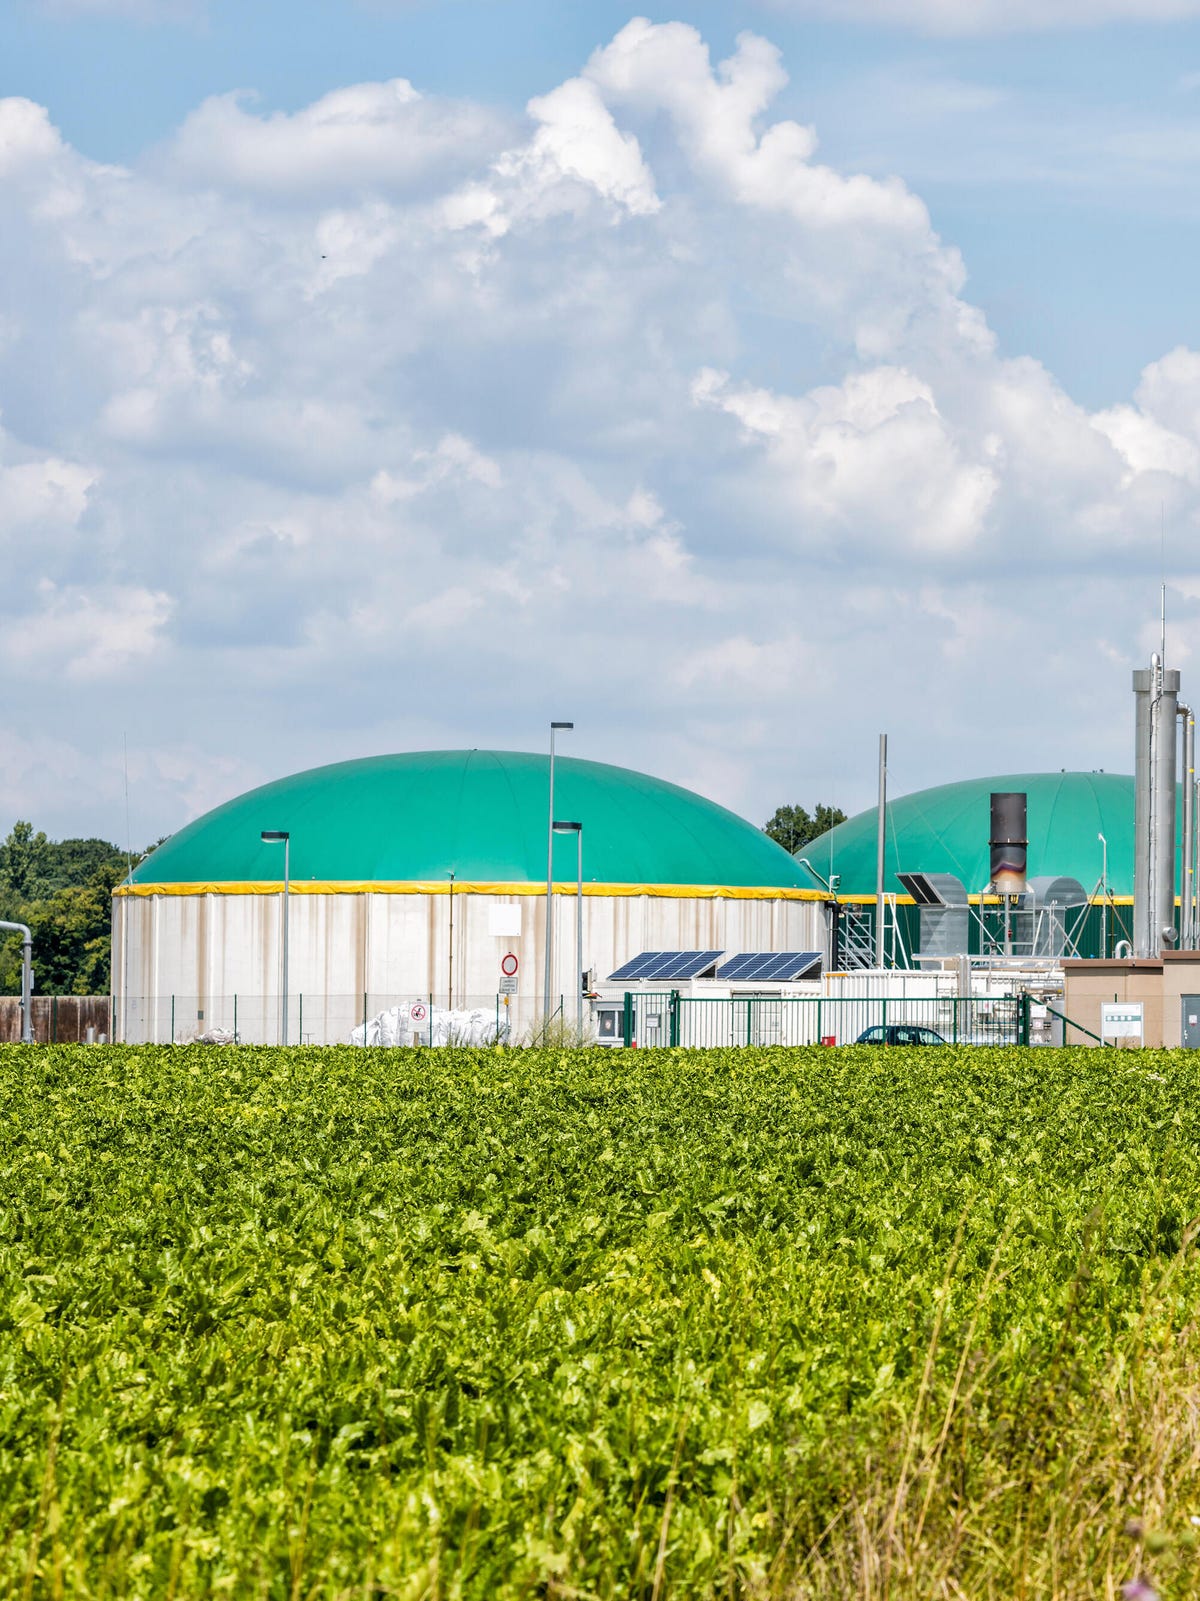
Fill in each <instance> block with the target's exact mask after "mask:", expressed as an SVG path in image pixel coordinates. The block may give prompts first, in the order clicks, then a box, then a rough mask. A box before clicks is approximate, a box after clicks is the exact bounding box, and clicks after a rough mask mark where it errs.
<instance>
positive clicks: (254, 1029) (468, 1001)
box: [112, 990, 588, 1045]
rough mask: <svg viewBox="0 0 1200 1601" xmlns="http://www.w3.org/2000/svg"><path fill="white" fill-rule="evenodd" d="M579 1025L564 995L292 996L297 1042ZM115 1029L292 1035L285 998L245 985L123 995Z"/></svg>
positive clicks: (441, 1039) (133, 1040)
mask: <svg viewBox="0 0 1200 1601" xmlns="http://www.w3.org/2000/svg"><path fill="white" fill-rule="evenodd" d="M567 1013H570V1016H569V1017H567V1016H566V1014H567ZM585 1021H588V1019H587V1018H586V1015H585ZM574 1023H575V1018H574V1005H573V1002H572V1004H571V1005H569V1006H567V1007H565V1008H564V1005H563V997H562V996H560V995H555V996H553V997H551V1001H550V1004H549V1006H547V1005H545V1004H544V1002H543V1000H542V997H541V996H538V995H524V996H522V995H503V994H495V993H493V994H491V995H466V996H460V995H458V994H456V995H455V996H454V1000H453V1004H452V1005H448V1004H447V997H446V996H445V994H440V995H439V994H438V993H437V992H436V991H433V992H426V993H424V994H422V993H421V992H420V991H415V992H414V991H411V990H408V991H392V992H390V993H379V992H378V991H371V990H363V991H358V992H355V993H353V994H348V995H347V994H336V995H327V994H325V993H323V992H316V993H312V992H308V991H300V992H297V993H295V994H292V995H289V996H288V1002H287V1029H286V1038H287V1039H288V1041H289V1042H290V1043H291V1044H293V1045H349V1044H364V1043H365V1044H378V1043H385V1044H393V1045H394V1044H400V1045H414V1044H422V1045H428V1044H431V1043H432V1044H446V1043H457V1042H459V1041H465V1042H469V1043H473V1044H490V1043H492V1042H493V1041H501V1042H503V1043H510V1044H531V1043H537V1041H538V1040H539V1039H543V1038H544V1039H547V1040H549V1039H551V1038H553V1040H554V1041H555V1043H557V1042H558V1040H559V1039H560V1037H562V1038H566V1037H567V1036H568V1035H571V1034H573V1032H574ZM112 1027H113V1037H114V1039H116V1040H118V1041H120V1040H123V1041H126V1042H127V1043H129V1044H153V1045H172V1044H173V1045H185V1044H189V1043H191V1042H193V1041H199V1040H203V1041H208V1042H214V1043H222V1042H227V1043H229V1044H238V1045H277V1044H279V1043H280V1041H281V1040H282V1039H283V1038H284V1036H285V1030H284V1027H283V1006H282V1002H281V999H280V997H279V996H278V995H257V994H252V993H245V992H243V991H240V990H239V991H235V992H234V993H232V994H228V995H213V994H209V995H195V994H192V995H184V994H169V995H129V996H120V995H118V996H115V997H114V998H113V1002H112Z"/></svg>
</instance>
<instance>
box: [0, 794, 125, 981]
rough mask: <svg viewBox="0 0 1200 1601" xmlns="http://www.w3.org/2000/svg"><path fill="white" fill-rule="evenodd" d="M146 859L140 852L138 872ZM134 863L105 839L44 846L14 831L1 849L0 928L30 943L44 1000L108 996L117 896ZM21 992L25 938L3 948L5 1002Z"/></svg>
mask: <svg viewBox="0 0 1200 1601" xmlns="http://www.w3.org/2000/svg"><path fill="white" fill-rule="evenodd" d="M145 854H146V852H145V851H138V852H136V853H135V854H134V856H133V857H132V864H133V866H135V867H136V866H137V864H138V862H139V861H140V860H141V859H142V857H143V856H144V855H145ZM130 862H131V858H130V857H129V856H128V855H127V854H126V853H125V852H124V851H123V850H121V849H120V848H119V847H118V846H116V845H110V844H109V843H108V841H107V840H103V839H59V840H52V839H47V838H46V836H45V834H43V833H40V832H38V833H34V830H33V825H32V823H28V822H18V823H15V824H14V825H13V828H12V831H11V832H10V833H9V835H8V837H7V839H6V840H5V841H4V843H3V845H0V921H3V922H7V923H24V924H26V925H27V926H28V928H29V930H30V932H31V933H32V935H33V970H34V975H35V984H36V990H37V993H38V994H39V995H107V994H108V993H109V989H110V984H111V965H112V892H113V889H114V888H115V886H116V885H117V884H119V883H120V882H121V880H122V879H123V878H124V877H125V875H126V874H127V873H128V871H129V868H130ZM20 992H21V936H20V935H19V934H11V935H5V936H3V938H2V942H0V994H3V995H19V994H20Z"/></svg>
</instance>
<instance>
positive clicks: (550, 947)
mask: <svg viewBox="0 0 1200 1601" xmlns="http://www.w3.org/2000/svg"><path fill="white" fill-rule="evenodd" d="M574 727H575V724H574V723H551V724H550V810H549V811H548V812H547V813H546V989H545V1015H546V1016H547V1017H549V1015H550V990H551V986H552V985H553V983H554V965H553V964H554V735H555V733H556V731H557V730H558V729H560V728H574Z"/></svg>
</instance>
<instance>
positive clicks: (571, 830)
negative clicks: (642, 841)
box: [550, 823, 583, 1045]
mask: <svg viewBox="0 0 1200 1601" xmlns="http://www.w3.org/2000/svg"><path fill="white" fill-rule="evenodd" d="M555 834H574V836H575V1032H576V1035H577V1036H578V1038H577V1039H576V1042H575V1043H576V1044H577V1045H578V1044H580V1043H581V1042H582V1040H583V824H582V823H551V825H550V837H551V839H553V837H554V835H555Z"/></svg>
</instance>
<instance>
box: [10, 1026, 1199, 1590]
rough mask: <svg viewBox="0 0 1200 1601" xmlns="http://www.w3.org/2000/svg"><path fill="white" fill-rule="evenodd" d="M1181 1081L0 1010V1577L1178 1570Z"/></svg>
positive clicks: (1101, 1577)
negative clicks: (414, 1041) (275, 1040)
mask: <svg viewBox="0 0 1200 1601" xmlns="http://www.w3.org/2000/svg"><path fill="white" fill-rule="evenodd" d="M1194 1074H1195V1070H1194V1065H1193V1060H1192V1058H1191V1057H1190V1056H1188V1055H1187V1054H1186V1053H1152V1054H1146V1055H1143V1054H1140V1053H1134V1052H1129V1053H1120V1055H1119V1056H1118V1053H1115V1052H1101V1051H1094V1052H1091V1051H1086V1050H1077V1051H1071V1050H1066V1051H1055V1052H1051V1051H1017V1050H1005V1051H995V1052H991V1051H981V1050H970V1049H963V1050H952V1049H947V1050H939V1051H936V1052H935V1051H920V1050H916V1051H904V1050H900V1049H895V1050H889V1051H886V1052H881V1051H870V1050H869V1049H862V1050H856V1049H847V1050H842V1051H820V1050H806V1051H787V1050H757V1051H734V1050H730V1051H703V1052H694V1053H689V1052H684V1051H639V1052H637V1053H636V1054H635V1053H624V1052H612V1051H608V1052H601V1051H571V1050H568V1049H547V1050H542V1051H536V1050H531V1051H509V1050H503V1049H492V1050H483V1051H463V1050H456V1049H446V1050H438V1051H415V1050H414V1051H404V1052H398V1051H380V1052H372V1051H363V1050H357V1051H356V1050H350V1049H337V1050H312V1049H308V1050H290V1051H288V1050H268V1049H253V1048H245V1047H237V1048H232V1047H231V1048H222V1047H209V1048H200V1047H195V1048H192V1047H182V1048H181V1047H177V1048H175V1049H173V1050H172V1049H170V1048H161V1049H158V1048H152V1047H137V1048H112V1049H103V1050H101V1049H95V1048H92V1049H88V1048H86V1047H82V1048H81V1047H58V1048H51V1049H45V1050H42V1049H37V1050H35V1049H29V1048H24V1049H22V1048H20V1047H6V1048H2V1049H0V1282H2V1286H3V1299H2V1303H0V1304H2V1306H3V1313H2V1316H0V1439H2V1440H3V1446H4V1448H3V1450H2V1451H0V1593H3V1594H11V1595H14V1596H26V1597H30V1598H33V1597H41V1596H47V1597H49V1596H84V1595H86V1596H88V1597H155V1598H158V1597H166V1596H170V1597H192V1596H210V1595H232V1596H243V1595H245V1596H264V1597H269V1598H273V1597H280V1598H289V1601H290V1598H292V1597H305V1598H310V1597H311V1598H326V1597H327V1598H331V1601H332V1598H335V1597H336V1598H343V1597H346V1598H349V1597H360V1596H363V1597H385V1596H386V1597H392V1596H399V1597H406V1598H410V1601H419V1598H423V1597H429V1598H431V1601H432V1598H433V1597H439V1598H440V1597H447V1598H448V1597H452V1596H453V1597H460V1598H463V1601H475V1598H479V1601H482V1598H485V1597H487V1598H491V1597H501V1598H507V1597H518V1596H521V1597H528V1596H538V1597H557V1598H564V1601H565V1598H567V1597H583V1596H595V1597H611V1598H614V1601H615V1598H625V1597H638V1598H645V1601H655V1598H665V1597H668V1596H676V1597H681V1598H682V1597H687V1598H692V1597H710V1596H711V1597H714V1598H715V1597H739V1598H746V1601H751V1598H753V1601H758V1598H764V1601H766V1598H780V1601H782V1598H785V1597H786V1598H789V1601H793V1598H795V1601H825V1598H833V1597H841V1598H844V1597H855V1596H861V1597H864V1598H865V1597H868V1596H869V1597H872V1598H875V1601H879V1598H883V1597H889V1598H896V1601H899V1598H904V1601H908V1598H912V1601H916V1598H918V1597H921V1598H928V1597H930V1596H947V1597H950V1596H960V1597H961V1596H968V1597H971V1598H975V1597H996V1598H997V1601H999V1598H1001V1597H1005V1598H1007V1597H1011V1596H1020V1595H1025V1596H1028V1597H1033V1596H1038V1597H1041V1596H1050V1597H1061V1598H1064V1601H1066V1598H1071V1601H1074V1598H1079V1601H1083V1598H1084V1597H1093V1596H1112V1597H1116V1596H1117V1595H1119V1594H1120V1589H1121V1586H1122V1585H1138V1584H1140V1585H1143V1586H1144V1587H1145V1588H1149V1589H1151V1590H1153V1591H1154V1592H1156V1593H1158V1594H1160V1595H1162V1596H1163V1597H1164V1598H1166V1597H1169V1596H1179V1597H1183V1596H1186V1595H1189V1594H1192V1593H1194V1592H1195V1585H1194V1583H1193V1582H1192V1576H1191V1575H1192V1566H1193V1563H1194V1559H1195V1549H1194V1545H1193V1543H1192V1542H1193V1538H1194V1532H1195V1525H1194V1524H1193V1523H1192V1521H1191V1520H1192V1518H1193V1517H1196V1516H1200V1467H1198V1464H1200V1360H1198V1359H1200V1340H1198V1338H1197V1325H1196V1319H1195V1311H1194V1309H1195V1307H1196V1305H1197V1296H1198V1292H1200V1264H1198V1263H1197V1260H1196V1251H1195V1242H1196V1238H1197V1223H1196V1217H1195V1214H1196V1213H1197V1212H1200V1203H1198V1200H1197V1197H1198V1196H1200V1103H1198V1101H1197V1097H1196V1095H1195V1088H1194V1084H1195V1079H1194ZM1145 1588H1144V1589H1143V1590H1142V1591H1141V1592H1139V1593H1142V1594H1144V1593H1145Z"/></svg>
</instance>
